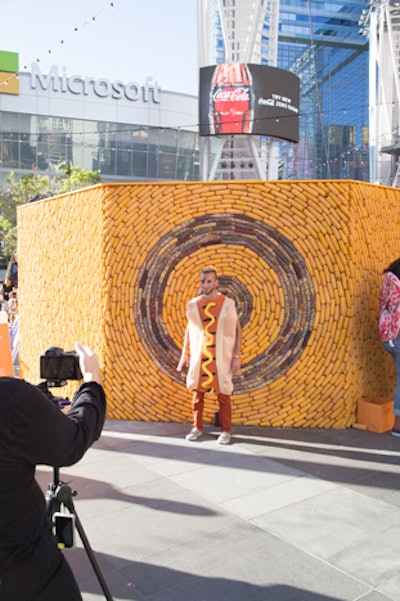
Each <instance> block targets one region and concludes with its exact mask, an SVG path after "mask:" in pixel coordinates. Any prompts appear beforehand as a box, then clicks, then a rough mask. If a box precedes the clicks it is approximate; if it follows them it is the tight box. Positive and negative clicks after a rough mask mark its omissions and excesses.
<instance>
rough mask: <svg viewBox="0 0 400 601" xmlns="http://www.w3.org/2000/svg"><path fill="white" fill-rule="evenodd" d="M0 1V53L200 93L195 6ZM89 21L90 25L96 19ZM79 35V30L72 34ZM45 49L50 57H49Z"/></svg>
mask: <svg viewBox="0 0 400 601" xmlns="http://www.w3.org/2000/svg"><path fill="white" fill-rule="evenodd" d="M113 4H114V8H111V2H109V1H107V0H67V1H61V0H35V1H34V0H0V15H1V19H0V23H1V25H0V27H1V33H0V50H7V51H10V52H18V53H19V59H20V63H19V68H20V70H23V67H25V66H27V67H28V69H27V70H28V71H30V65H31V63H32V62H34V61H36V60H37V59H39V64H40V67H41V70H42V72H43V73H46V72H47V71H48V69H49V67H50V66H51V65H58V66H59V67H66V69H67V75H68V76H70V75H73V74H74V73H77V74H80V75H84V76H95V77H97V78H98V77H105V78H107V79H110V80H116V79H121V80H122V81H125V82H128V81H137V82H142V81H144V80H145V78H146V77H148V76H151V77H153V78H154V79H155V80H157V81H158V83H159V84H160V86H161V88H163V89H164V90H173V91H176V92H184V93H188V94H197V86H198V63H197V17H196V6H197V0H114V1H113ZM93 17H94V19H93ZM75 29H76V31H75ZM49 51H50V52H49Z"/></svg>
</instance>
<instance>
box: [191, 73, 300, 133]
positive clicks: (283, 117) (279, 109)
mask: <svg viewBox="0 0 400 601" xmlns="http://www.w3.org/2000/svg"><path fill="white" fill-rule="evenodd" d="M199 82H200V85H199V128H200V131H199V133H200V135H201V136H214V135H215V136H221V135H224V134H254V135H262V136H272V137H275V138H281V139H283V140H289V141H291V142H298V141H299V100H300V80H299V78H298V77H297V76H296V75H294V74H293V73H291V72H290V71H285V70H284V69H278V68H277V67H269V66H266V65H255V64H249V63H222V64H219V65H212V66H209V67H202V68H201V69H200V79H199Z"/></svg>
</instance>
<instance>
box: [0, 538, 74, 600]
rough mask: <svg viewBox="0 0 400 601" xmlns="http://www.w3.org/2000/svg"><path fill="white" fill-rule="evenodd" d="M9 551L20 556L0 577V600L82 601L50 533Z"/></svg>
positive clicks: (66, 564) (72, 576)
mask: <svg viewBox="0 0 400 601" xmlns="http://www.w3.org/2000/svg"><path fill="white" fill-rule="evenodd" d="M10 553H13V554H14V555H15V557H16V559H17V558H18V557H19V559H18V560H17V561H16V563H15V564H13V565H12V566H11V567H9V569H8V570H6V571H5V572H4V573H3V574H1V576H0V601H55V600H57V601H82V597H81V594H80V592H79V589H78V585H77V583H76V581H75V577H74V575H73V573H72V571H71V568H70V567H69V565H68V563H67V562H66V561H65V559H64V556H63V555H62V553H61V551H60V550H59V549H58V547H57V543H56V540H55V538H54V536H53V535H52V533H51V532H45V533H44V534H43V535H42V536H41V537H40V539H39V540H36V541H35V542H34V543H31V544H29V545H26V546H25V545H24V546H23V548H22V547H19V548H14V549H12V550H10Z"/></svg>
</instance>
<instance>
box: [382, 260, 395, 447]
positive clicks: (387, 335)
mask: <svg viewBox="0 0 400 601" xmlns="http://www.w3.org/2000/svg"><path fill="white" fill-rule="evenodd" d="M383 274H384V275H383V280H382V286H381V291H380V295H379V322H378V333H379V337H380V339H381V341H382V343H383V348H384V349H385V350H386V351H387V352H388V353H390V354H391V355H392V357H393V359H394V360H395V362H396V372H397V384H396V388H395V391H394V409H393V413H394V416H395V422H394V427H393V429H392V434H393V436H400V258H399V259H396V261H393V263H391V264H390V265H389V267H387V268H386V269H385V270H384V271H383Z"/></svg>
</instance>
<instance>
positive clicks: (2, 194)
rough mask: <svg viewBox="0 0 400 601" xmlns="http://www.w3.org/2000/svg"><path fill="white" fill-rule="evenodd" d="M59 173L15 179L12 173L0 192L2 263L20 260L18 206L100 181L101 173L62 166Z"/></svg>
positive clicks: (23, 176)
mask: <svg viewBox="0 0 400 601" xmlns="http://www.w3.org/2000/svg"><path fill="white" fill-rule="evenodd" d="M58 172H59V174H57V175H56V176H54V177H49V176H46V175H37V174H34V173H29V174H26V175H21V176H20V177H16V175H15V174H14V173H11V174H10V175H9V177H8V179H7V184H8V186H7V188H6V190H5V191H1V190H0V241H1V242H2V244H1V248H0V262H2V263H3V264H7V262H9V261H16V260H17V207H18V206H20V205H23V204H26V203H27V202H32V201H35V200H40V199H42V198H49V197H50V196H57V195H58V194H64V193H65V192H72V191H73V190H79V189H81V188H85V187H86V186H92V185H94V184H98V183H100V182H101V178H100V171H87V170H86V169H81V168H79V167H72V166H69V165H63V164H60V165H59V168H58Z"/></svg>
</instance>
